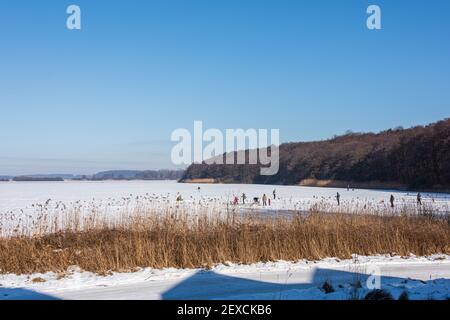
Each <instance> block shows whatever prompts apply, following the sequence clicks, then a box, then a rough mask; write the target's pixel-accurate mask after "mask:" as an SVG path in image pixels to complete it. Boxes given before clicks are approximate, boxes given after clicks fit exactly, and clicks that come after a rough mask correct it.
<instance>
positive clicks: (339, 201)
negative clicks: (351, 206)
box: [336, 192, 341, 206]
mask: <svg viewBox="0 0 450 320" xmlns="http://www.w3.org/2000/svg"><path fill="white" fill-rule="evenodd" d="M336 200H337V204H338V206H340V205H341V195H340V194H339V192H338V193H337V194H336Z"/></svg>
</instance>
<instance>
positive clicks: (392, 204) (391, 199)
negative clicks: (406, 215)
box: [389, 194, 395, 208]
mask: <svg viewBox="0 0 450 320" xmlns="http://www.w3.org/2000/svg"><path fill="white" fill-rule="evenodd" d="M394 201H395V198H394V195H393V194H391V198H390V199H389V202H390V203H391V208H393V207H394Z"/></svg>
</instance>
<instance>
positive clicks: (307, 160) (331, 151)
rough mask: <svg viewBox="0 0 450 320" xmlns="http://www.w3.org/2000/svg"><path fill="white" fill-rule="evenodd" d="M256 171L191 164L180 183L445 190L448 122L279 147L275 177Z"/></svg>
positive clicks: (449, 167)
mask: <svg viewBox="0 0 450 320" xmlns="http://www.w3.org/2000/svg"><path fill="white" fill-rule="evenodd" d="M247 155H248V151H247ZM259 168H260V166H259V165H237V164H234V165H207V164H204V163H203V164H193V165H191V166H190V167H189V168H188V169H187V170H186V172H185V174H184V176H183V178H182V179H181V181H182V182H202V181H207V182H212V181H214V182H217V183H258V184H282V185H297V184H300V185H315V186H347V185H348V184H350V185H351V186H352V187H368V188H399V189H414V190H440V191H448V190H450V119H445V120H442V121H439V122H437V123H433V124H430V125H428V126H417V127H413V128H409V129H402V128H397V129H390V130H386V131H383V132H380V133H377V134H375V133H348V134H345V135H343V136H337V137H334V138H332V139H329V140H324V141H315V142H298V143H286V144H282V145H281V146H280V169H279V172H278V174H276V175H273V176H261V175H260V170H259Z"/></svg>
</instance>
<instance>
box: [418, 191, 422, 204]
mask: <svg viewBox="0 0 450 320" xmlns="http://www.w3.org/2000/svg"><path fill="white" fill-rule="evenodd" d="M417 205H419V206H421V205H422V195H421V194H420V192H419V193H418V194H417Z"/></svg>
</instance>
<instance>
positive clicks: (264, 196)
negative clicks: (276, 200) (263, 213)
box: [262, 193, 267, 207]
mask: <svg viewBox="0 0 450 320" xmlns="http://www.w3.org/2000/svg"><path fill="white" fill-rule="evenodd" d="M262 202H263V206H264V207H265V206H267V196H266V194H265V193H264V194H263V196H262Z"/></svg>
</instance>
